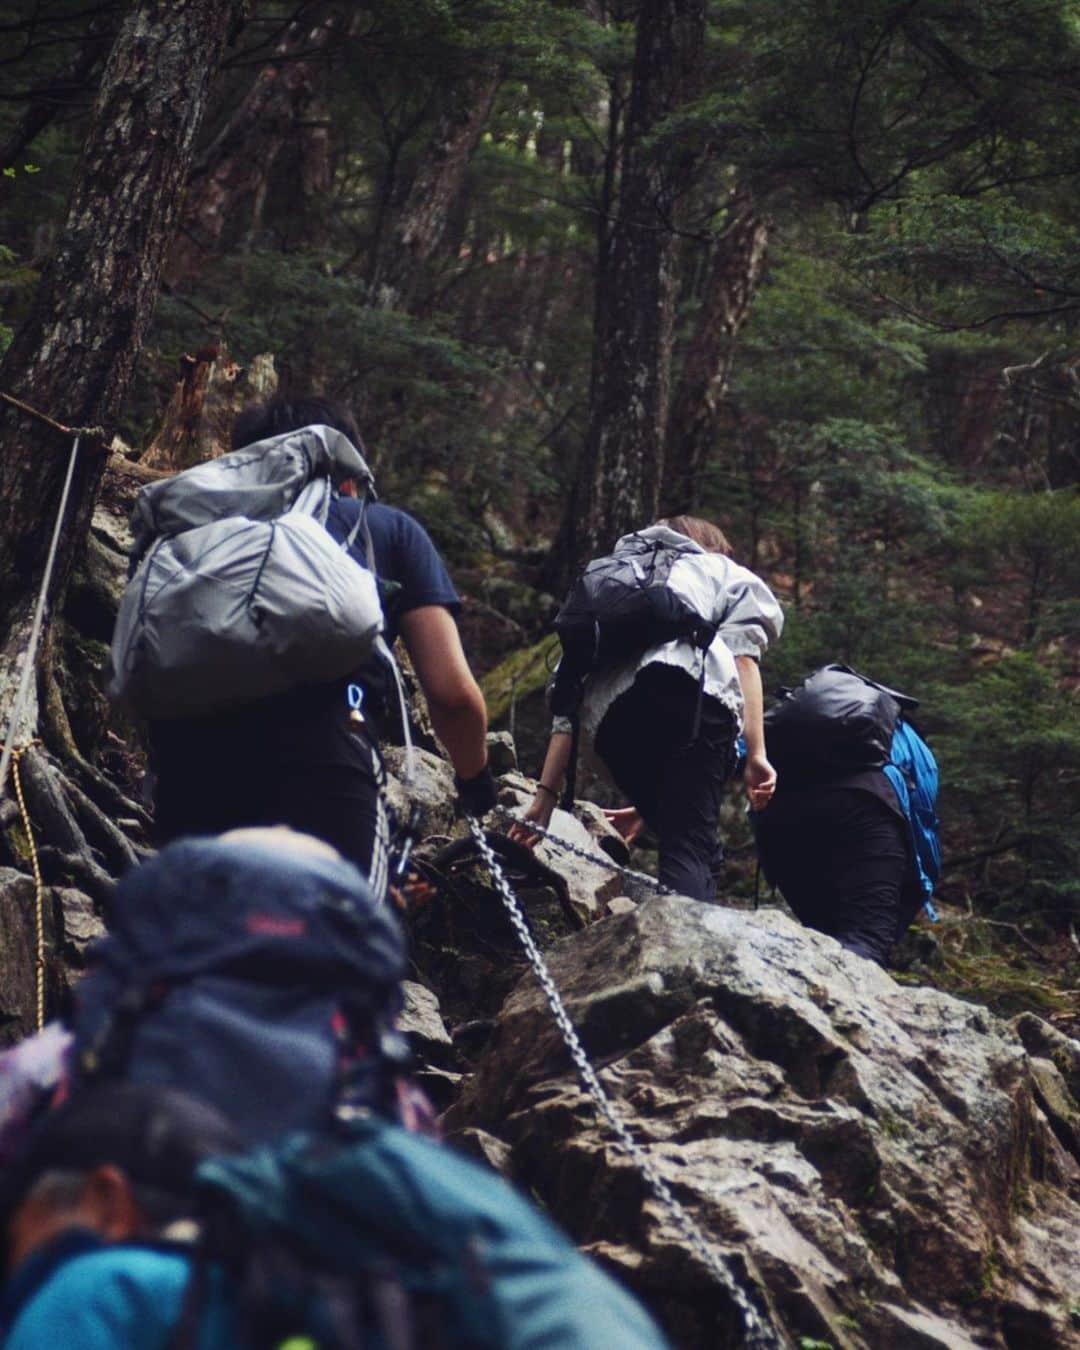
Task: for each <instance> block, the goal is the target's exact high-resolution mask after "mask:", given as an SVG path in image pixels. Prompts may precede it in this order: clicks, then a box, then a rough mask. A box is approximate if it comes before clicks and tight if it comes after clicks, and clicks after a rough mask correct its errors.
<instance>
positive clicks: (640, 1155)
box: [467, 816, 781, 1350]
mask: <svg viewBox="0 0 1080 1350" xmlns="http://www.w3.org/2000/svg"><path fill="white" fill-rule="evenodd" d="M467 820H468V822H469V829H470V830H471V832H472V836H473V840H474V841H475V843H476V847H477V849H478V850H479V852H480V856H481V857H482V858H483V860H484V863H485V865H486V866H487V869H488V871H489V872H490V873H491V877H492V880H493V881H494V882H495V886H496V889H497V890H498V892H499V895H500V897H501V899H502V902H503V904H504V905H505V906H506V911H507V913H508V914H509V916H510V922H511V923H512V924H513V926H514V930H515V931H516V933H517V935H518V937H519V938H520V939H521V945H522V946H523V947H524V948H525V954H526V955H527V956H528V958H529V964H530V965H531V966H532V969H533V973H534V974H535V975H536V978H537V979H538V980H539V982H540V987H541V989H543V991H544V994H545V996H546V998H547V1001H548V1005H549V1006H550V1008H551V1011H552V1014H553V1015H554V1018H555V1022H556V1024H557V1025H558V1028H559V1031H560V1032H561V1033H562V1037H563V1040H564V1041H565V1042H566V1048H567V1049H568V1050H569V1051H570V1057H571V1059H572V1060H573V1061H574V1065H575V1067H576V1069H577V1071H578V1073H579V1074H580V1076H581V1081H582V1082H583V1083H584V1085H585V1088H586V1090H587V1092H588V1094H589V1096H590V1097H591V1098H592V1100H593V1103H594V1105H595V1106H596V1109H597V1110H598V1111H599V1113H600V1115H601V1116H602V1117H603V1118H604V1120H605V1121H606V1122H607V1124H608V1126H609V1128H610V1129H611V1131H612V1133H613V1134H614V1135H615V1138H616V1139H617V1140H618V1142H619V1144H620V1145H621V1146H622V1148H623V1149H624V1150H625V1152H626V1153H627V1154H628V1155H629V1157H630V1159H631V1161H632V1162H633V1163H634V1165H635V1167H637V1169H638V1171H639V1172H640V1173H641V1175H642V1176H643V1177H644V1179H645V1182H646V1184H647V1185H648V1187H649V1189H650V1190H651V1191H652V1193H653V1195H654V1196H655V1197H656V1199H657V1200H659V1201H660V1203H661V1204H662V1205H663V1206H664V1208H665V1209H666V1210H667V1211H668V1213H669V1214H670V1215H671V1217H672V1218H673V1219H674V1220H675V1223H676V1224H677V1225H678V1227H679V1229H680V1230H681V1231H682V1234H683V1236H684V1237H685V1238H686V1240H687V1242H688V1243H689V1244H690V1246H691V1247H692V1248H693V1250H694V1251H695V1252H696V1253H697V1255H698V1256H699V1257H700V1258H701V1259H702V1260H703V1261H704V1262H705V1264H706V1265H707V1266H708V1268H709V1269H710V1270H711V1271H712V1273H713V1274H714V1275H715V1276H716V1278H717V1279H718V1280H719V1282H720V1283H721V1285H723V1287H724V1289H726V1291H727V1292H728V1294H729V1295H730V1296H731V1299H732V1301H733V1302H734V1303H735V1305H736V1307H737V1308H738V1309H739V1312H740V1314H741V1315H742V1319H743V1329H744V1337H743V1344H744V1345H745V1346H746V1347H747V1348H748V1350H780V1347H781V1341H780V1339H779V1337H778V1336H777V1334H776V1332H775V1330H774V1329H773V1327H772V1326H771V1325H770V1324H769V1323H768V1322H767V1321H766V1320H765V1319H764V1318H763V1317H762V1315H761V1313H760V1312H759V1311H758V1310H757V1308H755V1307H754V1305H753V1303H751V1301H750V1299H749V1298H748V1297H747V1295H746V1293H745V1291H744V1290H743V1289H742V1288H741V1287H740V1285H739V1284H738V1283H737V1281H736V1280H735V1277H734V1276H733V1275H732V1273H731V1271H730V1270H729V1269H728V1268H727V1266H726V1265H725V1263H724V1260H723V1258H722V1257H721V1256H720V1255H719V1253H718V1252H717V1251H716V1250H715V1249H714V1248H713V1247H712V1246H711V1245H710V1243H709V1241H708V1239H707V1238H706V1237H705V1235H704V1233H703V1232H702V1231H701V1229H700V1228H699V1227H698V1225H697V1224H696V1223H695V1222H694V1220H693V1219H692V1218H691V1216H690V1215H689V1214H688V1213H687V1211H686V1210H685V1209H684V1207H683V1206H682V1204H680V1202H679V1201H678V1200H677V1199H676V1198H675V1196H674V1194H673V1193H672V1191H671V1188H670V1187H669V1186H668V1184H667V1182H666V1181H665V1180H664V1179H663V1177H662V1176H661V1175H660V1174H659V1172H657V1170H656V1168H655V1167H654V1166H653V1164H652V1160H651V1159H650V1158H649V1156H648V1154H647V1153H646V1152H645V1151H644V1149H642V1147H641V1145H640V1144H639V1143H638V1142H637V1140H636V1139H635V1138H634V1136H633V1135H632V1134H631V1133H630V1130H629V1127H628V1126H627V1124H626V1122H625V1120H623V1118H622V1116H621V1115H620V1113H619V1110H618V1108H617V1107H616V1105H615V1103H614V1102H613V1101H612V1099H611V1098H610V1097H609V1096H608V1094H607V1092H606V1091H605V1090H604V1087H603V1085H602V1084H601V1082H600V1079H599V1078H598V1077H597V1075H596V1070H595V1069H594V1068H593V1066H592V1064H591V1063H590V1062H589V1058H588V1056H587V1055H586V1053H585V1047H584V1046H583V1045H582V1044H581V1040H580V1038H579V1037H578V1034H577V1032H576V1031H575V1029H574V1025H573V1023H572V1022H571V1021H570V1017H569V1015H568V1013H567V1011H566V1007H565V1005H564V1004H563V1001H562V998H561V996H560V994H559V991H558V989H557V988H556V987H555V981H554V980H553V979H552V977H551V972H550V971H549V970H548V968H547V964H546V963H545V961H544V958H543V957H542V956H541V954H540V949H539V948H538V947H537V945H536V943H535V941H534V940H533V935H532V933H531V932H530V930H529V925H528V923H527V922H526V919H525V915H524V914H523V913H522V911H521V906H520V905H519V904H518V901H517V898H516V896H515V895H514V892H513V890H512V889H511V887H510V883H509V882H508V881H507V879H506V875H505V873H504V872H503V870H502V867H501V866H500V864H499V861H498V859H497V858H496V856H495V852H494V850H493V849H492V847H491V844H490V843H489V842H488V839H487V836H486V835H485V834H484V831H483V827H482V826H481V824H480V822H479V821H478V820H477V819H476V817H475V816H468V817H467ZM529 828H530V829H532V828H534V827H533V826H531V825H530V827H529ZM586 856H587V857H588V856H590V855H586Z"/></svg>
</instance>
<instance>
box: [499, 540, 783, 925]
mask: <svg viewBox="0 0 1080 1350" xmlns="http://www.w3.org/2000/svg"><path fill="white" fill-rule="evenodd" d="M729 555H730V548H729V545H728V542H727V539H726V538H725V536H724V534H723V532H722V531H721V530H720V529H719V527H718V526H716V525H713V524H711V523H710V522H709V521H705V520H701V519H698V518H696V517H693V516H673V517H671V518H669V519H667V520H661V521H658V522H657V523H656V524H655V525H652V526H650V527H648V528H647V529H643V530H640V531H638V532H637V533H635V534H629V535H625V536H624V537H623V538H622V539H620V540H619V542H618V544H617V545H616V547H615V551H614V553H613V554H612V555H611V556H610V558H603V559H598V560H596V561H595V562H593V563H591V564H590V565H589V567H588V568H586V570H585V573H584V574H583V576H582V578H581V579H580V580H579V582H578V583H576V585H575V588H574V589H572V590H571V593H570V596H569V597H568V599H567V602H566V604H565V605H564V606H563V609H562V610H561V611H560V617H559V619H557V620H556V626H557V627H560V625H561V627H560V637H561V639H562V643H563V657H562V660H561V662H560V665H559V669H558V671H557V672H556V676H555V682H554V685H553V695H552V709H553V711H554V712H555V714H556V716H555V719H554V722H553V725H552V735H551V739H550V742H549V744H548V749H547V754H546V757H545V759H544V766H543V769H542V770H541V774H540V779H539V783H538V786H537V789H536V792H535V795H534V797H533V800H532V802H531V803H530V804H529V806H528V807H527V809H526V810H525V812H524V815H523V817H522V823H521V824H519V825H516V826H514V827H513V831H512V835H513V837H514V838H516V839H517V840H518V841H519V842H522V843H527V844H535V842H536V839H537V836H536V834H535V833H530V831H529V828H528V826H529V825H530V824H537V825H540V826H541V827H547V825H548V824H549V823H550V820H551V816H552V812H553V811H554V809H555V806H556V804H557V802H558V800H559V794H560V789H561V788H562V785H563V782H564V779H566V777H567V774H568V770H571V771H572V766H573V762H574V758H575V754H576V748H575V742H576V739H577V735H578V734H579V732H584V733H585V734H586V735H588V736H589V737H591V739H592V741H593V745H594V747H595V750H596V754H597V756H598V757H599V759H600V760H601V761H602V762H603V764H604V765H605V766H606V767H607V769H608V771H609V772H610V774H611V776H612V778H613V779H614V781H615V784H616V785H617V786H618V787H619V789H620V790H621V791H622V792H623V793H625V795H626V796H627V797H628V798H629V799H630V801H631V803H632V804H633V805H632V806H631V807H630V808H626V809H621V810H617V811H612V812H609V813H608V817H609V819H610V820H611V822H612V823H613V824H614V825H615V827H616V828H617V829H618V830H619V831H620V832H621V833H622V834H623V835H624V837H626V838H627V839H628V840H633V839H634V838H635V837H636V836H637V835H638V834H639V833H640V831H641V829H642V828H643V827H644V826H645V825H648V826H649V828H650V829H651V830H652V831H653V832H654V833H655V834H656V836H657V839H658V842H659V849H660V867H659V877H660V881H661V882H662V883H663V885H665V886H667V887H669V888H670V889H671V890H673V891H677V892H678V893H679V894H681V895H688V896H691V897H693V898H695V899H698V900H707V901H711V900H713V899H714V898H715V895H716V873H717V869H718V866H719V864H720V861H721V860H722V857H723V854H722V850H721V847H720V842H719V837H718V823H719V816H720V803H721V799H722V797H723V791H724V784H725V782H726V780H727V779H728V778H729V777H730V776H731V773H732V770H733V767H734V760H735V742H736V739H737V738H738V736H739V734H740V733H741V734H742V735H743V736H744V737H745V739H746V744H747V761H746V770H745V778H744V781H745V783H746V788H747V792H748V795H749V798H750V801H751V803H752V804H754V805H755V806H763V805H764V804H765V803H766V802H768V801H769V799H770V798H771V796H772V794H773V791H774V789H775V786H776V774H775V772H774V770H773V768H772V765H771V764H770V763H769V761H768V758H767V756H766V754H765V742H764V736H763V732H762V720H761V719H762V693H761V676H760V672H759V669H758V661H759V659H760V657H761V655H762V653H763V652H764V651H765V650H766V648H767V646H768V644H769V643H770V642H771V641H774V640H775V639H776V638H778V637H779V636H780V632H781V630H782V628H783V613H782V611H781V608H780V605H779V604H778V602H777V600H776V598H775V596H774V595H773V594H772V592H771V591H770V590H769V588H768V586H766V585H765V583H764V582H763V581H762V580H761V579H760V578H759V577H757V576H755V575H754V573H753V572H750V571H749V570H748V569H747V568H745V567H742V566H740V565H739V564H738V563H736V562H733V561H732V559H731V557H730V556H729ZM567 713H569V715H567Z"/></svg>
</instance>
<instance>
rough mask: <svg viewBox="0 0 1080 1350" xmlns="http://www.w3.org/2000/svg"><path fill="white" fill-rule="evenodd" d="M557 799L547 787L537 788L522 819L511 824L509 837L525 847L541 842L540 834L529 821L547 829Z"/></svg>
mask: <svg viewBox="0 0 1080 1350" xmlns="http://www.w3.org/2000/svg"><path fill="white" fill-rule="evenodd" d="M555 800H556V799H555V794H554V793H553V792H549V791H548V790H547V788H537V789H536V792H535V793H534V794H533V799H532V801H531V802H530V803H529V804H528V806H527V807H526V808H525V810H524V811H523V812H522V815H521V819H520V820H516V821H515V822H514V823H513V825H511V826H510V829H509V831H508V837H509V838H510V839H512V840H513V841H514V843H515V844H521V845H522V846H523V847H524V848H535V847H536V846H537V844H538V843H539V842H540V835H538V834H537V833H536V831H535V830H530V829H529V822H533V823H535V824H537V825H539V826H540V828H541V829H542V830H546V829H547V827H548V826H549V825H550V824H551V814H552V812H553V811H554V810H555Z"/></svg>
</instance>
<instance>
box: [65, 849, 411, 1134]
mask: <svg viewBox="0 0 1080 1350" xmlns="http://www.w3.org/2000/svg"><path fill="white" fill-rule="evenodd" d="M96 958H97V959H96V965H95V967H94V968H93V969H92V970H91V971H90V972H89V973H88V974H87V976H86V977H85V979H84V980H83V981H82V982H81V983H80V985H79V989H78V994H77V998H76V1010H75V1016H74V1027H73V1029H74V1033H75V1055H74V1074H75V1079H76V1082H79V1081H87V1080H90V1079H94V1078H98V1077H102V1076H108V1075H112V1076H116V1077H123V1078H125V1079H129V1080H131V1081H133V1082H148V1083H159V1084H165V1085H168V1086H172V1087H178V1088H182V1089H185V1090H187V1091H196V1092H198V1094H199V1096H200V1097H201V1098H203V1100H205V1101H207V1102H209V1103H210V1104H211V1105H212V1106H215V1107H216V1108H217V1109H218V1110H219V1111H221V1113H222V1114H223V1115H224V1116H225V1117H226V1118H227V1119H228V1120H229V1121H230V1123H231V1124H233V1125H234V1126H235V1127H236V1128H237V1129H238V1131H239V1132H240V1133H241V1135H242V1136H243V1137H244V1138H245V1139H247V1140H250V1141H253V1142H263V1141H267V1140H272V1139H275V1138H277V1137H279V1136H281V1135H282V1134H284V1133H285V1132H287V1131H289V1130H295V1129H305V1128H307V1129H319V1128H322V1127H324V1126H326V1125H328V1124H329V1123H330V1122H331V1121H332V1120H333V1119H334V1118H335V1115H337V1114H338V1113H339V1112H340V1111H341V1110H342V1109H343V1108H362V1107H366V1108H369V1109H375V1110H376V1111H379V1112H381V1113H385V1114H388V1115H393V1114H395V1108H396V1101H397V1088H398V1081H397V1080H398V1076H399V1075H400V1074H401V1073H402V1071H403V1070H404V1069H405V1068H406V1067H407V1064H408V1050H407V1046H406V1043H405V1041H404V1038H403V1037H402V1036H401V1034H400V1033H399V1032H397V1031H396V1030H395V1027H394V1014H395V1013H396V1012H397V1011H398V1008H399V1006H400V998H401V995H400V981H401V979H402V977H403V975H404V973H405V942H404V938H403V936H402V933H401V930H400V928H399V926H398V924H397V922H396V920H395V919H394V918H393V916H392V914H391V911H390V910H389V908H388V907H387V906H386V905H385V904H379V903H378V902H376V900H375V898H374V897H373V895H372V893H371V891H370V889H369V888H368V885H367V883H366V881H364V879H363V878H362V877H361V875H360V873H359V872H358V871H357V870H356V868H354V867H353V866H352V865H351V864H350V863H346V862H344V861H340V860H334V859H332V858H329V857H320V856H311V857H304V858H302V859H297V858H295V856H294V855H292V854H288V853H284V852H279V851H277V850H270V849H266V848H263V847H260V846H258V845H255V844H247V843H229V844H222V843H220V842H219V841H217V840H215V839H187V840H181V841H179V842H177V843H174V844H171V845H169V846H168V847H167V848H165V849H163V850H162V851H161V852H160V853H159V854H158V855H157V856H156V857H155V858H153V859H151V860H150V861H149V862H146V863H144V864H143V865H142V866H141V867H138V868H135V869H134V870H132V871H131V872H129V873H128V874H127V876H125V877H124V879H123V880H122V881H121V883H120V885H119V887H118V888H117V891H116V893H115V896H114V898H113V902H112V906H111V912H110V914H109V936H108V937H107V938H106V939H104V941H103V942H102V943H101V944H100V945H99V946H98V948H97V951H96Z"/></svg>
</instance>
